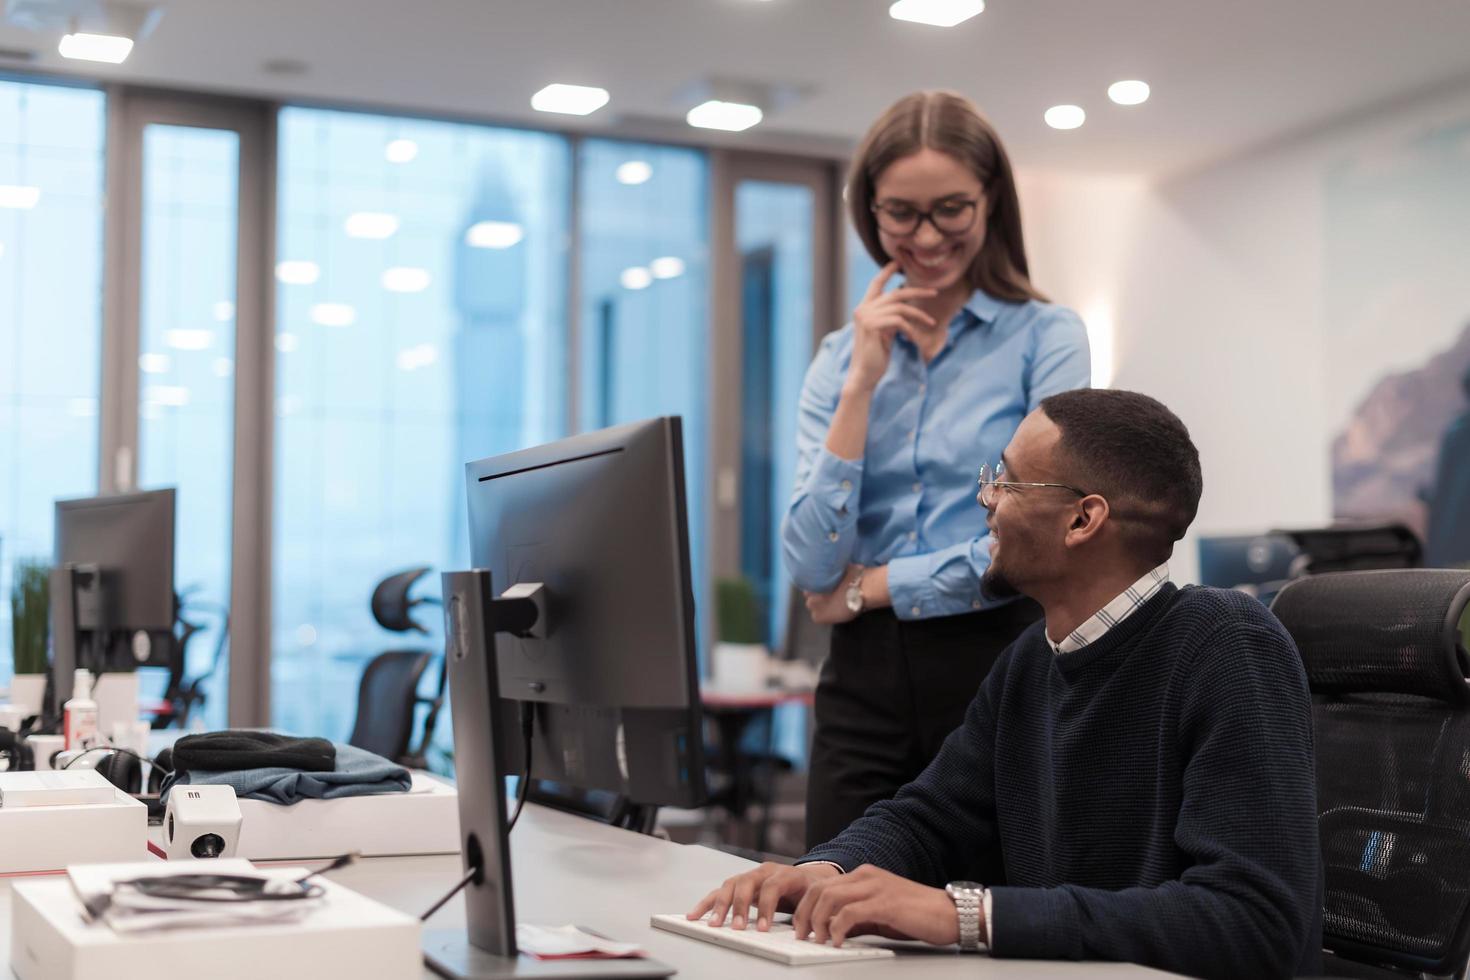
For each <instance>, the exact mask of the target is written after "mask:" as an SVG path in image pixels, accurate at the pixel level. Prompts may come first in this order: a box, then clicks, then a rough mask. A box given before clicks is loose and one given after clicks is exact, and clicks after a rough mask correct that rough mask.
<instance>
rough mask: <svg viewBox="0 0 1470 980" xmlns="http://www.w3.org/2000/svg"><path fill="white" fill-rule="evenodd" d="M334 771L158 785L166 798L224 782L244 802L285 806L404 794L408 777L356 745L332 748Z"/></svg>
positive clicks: (216, 775) (240, 774)
mask: <svg viewBox="0 0 1470 980" xmlns="http://www.w3.org/2000/svg"><path fill="white" fill-rule="evenodd" d="M335 747H336V749H337V768H336V769H335V770H334V771H332V772H305V771H303V770H300V769H284V768H281V767H273V768H269V769H236V770H232V771H229V772H213V771H210V770H207V769H192V770H189V771H187V772H176V773H172V774H171V775H169V776H168V778H166V779H165V780H164V781H163V788H162V790H161V792H160V794H159V795H160V796H161V797H162V798H163V799H164V800H167V799H168V791H169V790H170V789H171V788H172V787H174V786H179V785H188V784H190V783H192V784H195V785H199V784H213V783H223V784H224V785H226V786H233V787H235V795H236V796H238V797H240V798H241V799H247V800H265V801H266V802H267V803H280V804H282V805H284V806H289V805H291V804H292V803H296V802H298V801H300V800H335V799H339V798H341V797H344V796H371V795H373V794H376V793H406V792H408V788H409V787H410V786H411V785H412V784H413V777H411V776H410V775H409V773H408V770H407V769H405V768H403V767H402V766H399V765H395V764H394V763H392V762H389V761H388V760H387V759H385V758H383V757H382V756H380V755H374V754H373V753H371V752H368V751H365V750H363V749H359V748H357V747H356V746H352V745H346V744H343V743H340V742H339V743H336V746H335Z"/></svg>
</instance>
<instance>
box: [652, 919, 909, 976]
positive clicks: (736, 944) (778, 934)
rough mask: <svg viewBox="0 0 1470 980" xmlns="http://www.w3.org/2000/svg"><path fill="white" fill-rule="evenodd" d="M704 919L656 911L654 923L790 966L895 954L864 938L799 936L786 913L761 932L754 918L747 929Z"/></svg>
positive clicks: (876, 958) (874, 957) (877, 957)
mask: <svg viewBox="0 0 1470 980" xmlns="http://www.w3.org/2000/svg"><path fill="white" fill-rule="evenodd" d="M707 918H708V917H706V918H705V919H694V920H692V921H691V920H689V919H687V918H685V917H684V916H683V915H682V914H678V913H676V914H674V915H655V916H654V917H653V919H652V921H651V924H652V925H653V927H654V928H655V929H666V930H668V931H669V932H677V933H678V934H679V935H681V936H688V937H690V938H691V939H699V940H702V941H704V942H707V943H714V944H715V945H716V946H724V947H726V948H728V949H735V950H739V951H740V952H742V953H750V954H751V955H752V956H762V957H765V958H766V959H768V960H775V961H776V962H777V963H785V964H786V965H787V966H810V965H812V964H815V963H839V962H842V961H845V960H879V959H885V958H887V957H890V956H893V955H894V953H893V950H891V949H884V948H883V947H880V946H869V945H866V944H865V943H864V942H863V941H862V940H861V939H849V940H847V941H846V942H844V943H843V944H842V946H841V947H837V946H828V945H826V944H819V943H814V942H812V941H811V940H810V939H797V938H796V933H795V932H794V931H793V930H792V928H791V922H790V920H789V918H788V917H787V916H779V917H777V918H775V919H773V920H772V922H771V929H770V931H769V932H760V931H759V930H757V929H756V927H755V923H754V922H753V921H752V922H751V923H750V924H749V925H747V926H746V927H745V928H744V929H731V928H730V926H729V924H728V923H727V924H726V925H722V926H718V927H713V926H711V925H710V924H709V922H708V921H706V919H707Z"/></svg>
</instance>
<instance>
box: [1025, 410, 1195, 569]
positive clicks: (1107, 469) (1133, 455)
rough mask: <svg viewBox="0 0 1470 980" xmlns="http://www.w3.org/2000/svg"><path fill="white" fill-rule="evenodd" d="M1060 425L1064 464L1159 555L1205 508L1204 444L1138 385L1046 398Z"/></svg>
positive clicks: (1072, 477) (1154, 556)
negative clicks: (1131, 388)
mask: <svg viewBox="0 0 1470 980" xmlns="http://www.w3.org/2000/svg"><path fill="white" fill-rule="evenodd" d="M1041 410H1042V411H1043V412H1045V413H1046V417H1047V418H1049V419H1051V420H1052V422H1053V423H1055V424H1056V427H1057V428H1058V429H1060V430H1061V442H1060V444H1059V446H1058V453H1059V456H1060V458H1059V459H1058V464H1059V465H1061V466H1064V467H1066V474H1065V475H1066V477H1067V479H1068V480H1069V482H1074V483H1076V484H1077V486H1078V487H1080V488H1081V489H1083V490H1086V491H1088V492H1090V493H1097V494H1101V495H1102V496H1103V497H1105V498H1107V501H1108V505H1109V507H1110V509H1111V511H1112V513H1113V517H1114V519H1115V520H1118V521H1119V522H1120V524H1119V526H1120V527H1122V528H1123V529H1124V531H1125V533H1126V534H1128V535H1129V536H1130V537H1133V538H1135V539H1136V540H1137V542H1138V545H1139V547H1140V548H1142V549H1144V550H1145V551H1146V552H1147V554H1148V556H1149V557H1150V558H1152V559H1154V560H1156V561H1163V560H1164V559H1166V558H1168V557H1169V555H1170V554H1171V553H1172V552H1173V550H1174V542H1175V541H1178V540H1179V539H1180V538H1182V537H1184V532H1185V531H1187V530H1188V529H1189V525H1190V523H1191V522H1193V521H1194V515H1195V514H1196V513H1197V512H1198V511H1199V498H1200V493H1201V492H1202V491H1203V489H1204V478H1203V476H1202V475H1201V473H1200V466H1199V450H1197V449H1196V448H1195V446H1194V442H1193V441H1192V440H1191V439H1190V438H1189V430H1188V429H1187V428H1185V427H1184V423H1183V422H1181V421H1180V420H1179V416H1177V415H1175V414H1174V413H1173V412H1171V411H1169V410H1168V409H1167V408H1165V407H1164V405H1163V403H1161V402H1159V401H1158V400H1157V399H1153V398H1150V397H1149V396H1147V395H1142V394H1139V393H1138V392H1136V391H1115V390H1111V389H1104V388H1082V389H1078V390H1076V391H1065V392H1062V393H1061V394H1057V395H1052V396H1051V397H1050V398H1046V399H1043V400H1042V402H1041Z"/></svg>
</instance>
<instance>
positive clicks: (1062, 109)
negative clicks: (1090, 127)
mask: <svg viewBox="0 0 1470 980" xmlns="http://www.w3.org/2000/svg"><path fill="white" fill-rule="evenodd" d="M1043 118H1045V119H1046V124H1047V125H1048V126H1050V127H1051V128H1052V129H1076V128H1077V127H1078V126H1081V125H1082V124H1083V123H1084V122H1086V121H1087V113H1085V112H1083V111H1082V107H1081V106H1079V105H1054V106H1052V107H1051V108H1050V109H1048V110H1046V115H1045V116H1044V117H1043Z"/></svg>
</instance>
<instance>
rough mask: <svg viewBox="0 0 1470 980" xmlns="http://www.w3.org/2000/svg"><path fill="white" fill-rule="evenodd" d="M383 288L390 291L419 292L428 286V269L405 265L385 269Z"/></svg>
mask: <svg viewBox="0 0 1470 980" xmlns="http://www.w3.org/2000/svg"><path fill="white" fill-rule="evenodd" d="M383 288H384V289H386V290H388V291H389V292H390V293H421V292H423V291H424V290H426V289H428V288H429V270H428V269H416V268H414V267H412V266H406V265H396V266H394V267H393V268H391V269H385V270H383Z"/></svg>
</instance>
